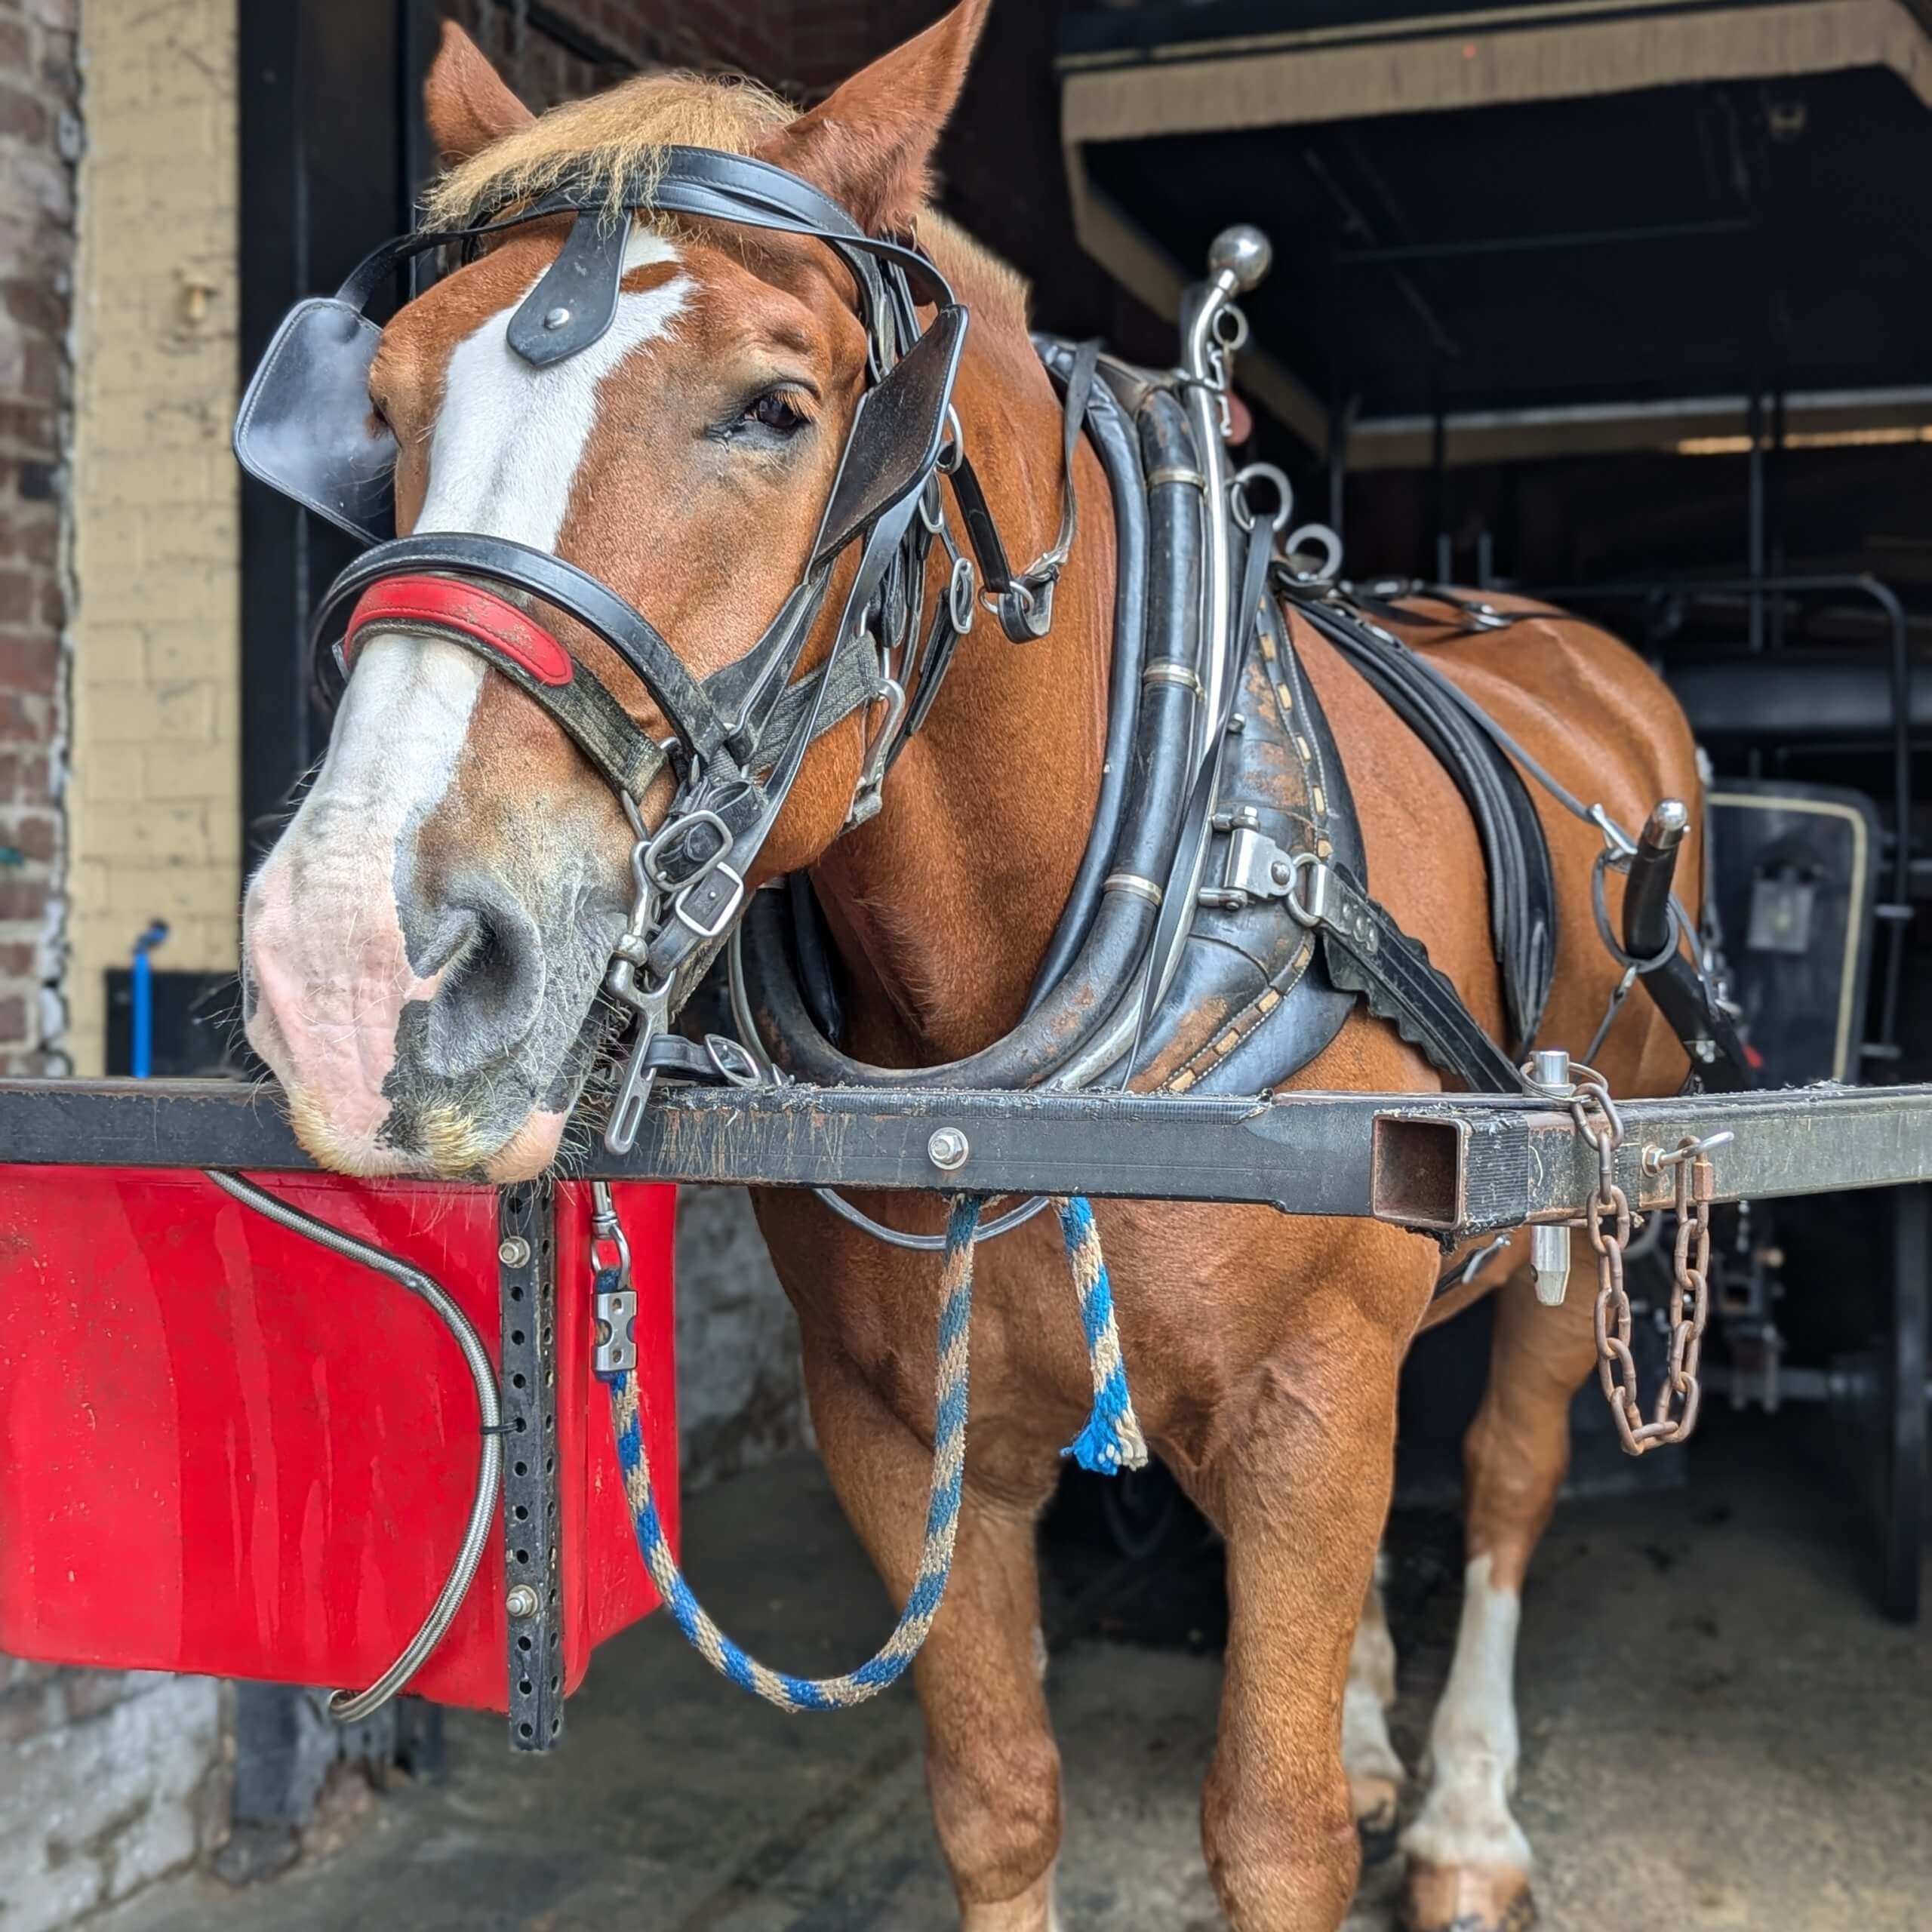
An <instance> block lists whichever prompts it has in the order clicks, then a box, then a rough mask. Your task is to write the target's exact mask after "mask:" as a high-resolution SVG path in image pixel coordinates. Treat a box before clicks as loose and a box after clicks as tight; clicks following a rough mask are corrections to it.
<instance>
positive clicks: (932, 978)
mask: <svg viewBox="0 0 1932 1932" xmlns="http://www.w3.org/2000/svg"><path fill="white" fill-rule="evenodd" d="M955 396H956V399H957V402H958V411H959V417H960V420H961V423H962V424H963V425H964V435H965V438H966V448H967V450H968V454H970V456H971V458H972V461H973V466H974V470H975V472H977V475H978V477H979V478H980V483H981V485H982V486H983V488H984V489H985V490H986V494H987V497H988V499H989V501H990V502H991V503H992V506H993V510H994V514H995V517H996V518H997V519H998V524H999V527H1000V531H1001V535H1002V537H1004V540H1005V542H1006V545H1007V547H1008V550H1009V552H1011V555H1012V558H1013V562H1014V568H1016V569H1017V568H1022V567H1023V566H1024V565H1026V563H1027V562H1028V561H1030V560H1031V559H1032V558H1033V557H1035V556H1037V555H1038V554H1039V553H1040V552H1041V551H1042V550H1044V549H1045V548H1046V547H1047V546H1048V545H1049V544H1050V543H1052V541H1053V540H1054V535H1055V534H1056V532H1057V529H1058V526H1059V522H1060V503H1061V497H1062V492H1063V484H1062V481H1061V476H1060V463H1061V450H1060V446H1061V440H1062V435H1063V429H1062V414H1061V408H1060V398H1059V396H1058V394H1057V392H1056V390H1055V389H1054V386H1053V384H1052V383H1051V381H1050V380H1049V379H1048V376H1047V374H1046V372H1045V371H1044V369H1043V368H1041V364H1040V361H1039V358H1038V355H1036V354H1035V352H1034V350H1033V348H1032V344H1031V343H1030V342H1029V340H1028V339H1027V337H1026V331H1025V328H1024V326H1023V324H1021V323H1020V322H1019V321H1017V320H1008V319H1007V318H1004V317H1002V318H998V319H997V320H995V321H993V322H992V325H990V326H987V325H983V324H982V323H981V322H980V321H979V320H977V318H976V320H975V323H974V328H973V329H972V331H971V334H969V336H968V349H967V352H966V356H965V359H964V362H963V364H962V365H961V370H960V375H959V381H958V388H957V389H956V391H955ZM1078 503H1079V516H1080V524H1079V534H1078V539H1077V540H1076V542H1075V546H1074V552H1073V555H1072V559H1071V560H1070V561H1069V564H1068V566H1067V568H1066V572H1065V574H1063V577H1062V579H1061V581H1060V586H1059V588H1058V590H1057V593H1056V596H1055V600H1054V623H1053V628H1052V630H1051V632H1050V633H1049V635H1048V636H1046V637H1044V638H1041V639H1039V640H1038V641H1035V642H1033V643H1030V644H1014V643H1012V642H1011V641H1009V640H1008V638H1007V637H1006V635H1005V634H1004V632H1002V631H1001V629H1000V627H999V625H998V622H997V620H995V619H994V618H993V617H992V616H990V615H989V614H988V613H986V611H983V610H982V611H981V612H980V616H979V618H978V621H977V623H975V624H974V626H973V629H972V630H971V632H969V633H968V635H967V636H966V637H965V638H964V639H962V640H961V644H960V646H959V649H958V654H957V656H956V657H955V660H954V663H953V666H952V670H951V671H950V672H949V674H948V675H947V678H946V682H945V684H944V685H943V686H942V687H941V689H940V695H939V698H938V700H937V703H935V705H934V708H933V711H932V713H931V716H930V717H929V718H928V720H927V722H926V724H925V727H924V729H923V730H922V731H921V733H920V734H919V735H918V737H915V739H913V740H912V742H911V743H910V744H909V745H908V746H907V747H906V750H905V752H904V753H903V755H902V756H901V757H900V759H899V761H898V762H897V764H895V765H894V768H893V770H892V773H891V777H889V779H888V781H887V783H886V786H885V789H884V804H883V806H882V808H881V811H880V812H879V814H878V817H876V818H875V819H874V820H872V823H870V824H869V825H868V826H865V827H864V828H863V829H861V830H860V831H859V832H854V833H853V834H851V835H850V836H848V837H847V838H843V839H841V840H840V841H838V842H837V843H836V844H834V845H833V846H832V848H831V849H830V851H829V852H828V853H827V854H826V856H825V857H823V859H822V860H820V862H819V863H818V864H817V866H815V867H814V869H813V873H812V878H813V883H814V887H815V888H816V889H817V894H818V897H819V899H820V903H821V904H823V906H824V908H825V910H826V918H827V921H828V923H829V925H830V927H831V928H832V935H833V938H834V940H835V943H836V944H837V946H838V950H839V952H840V953H841V956H842V958H843V960H844V965H845V967H846V969H847V974H848V983H849V992H848V998H847V1001H846V1008H847V1017H848V1023H849V1024H850V1026H851V1035H852V1041H851V1044H852V1045H853V1047H854V1050H855V1051H859V1052H860V1053H861V1054H863V1055H864V1056H865V1057H867V1058H869V1059H872V1060H875V1061H880V1062H885V1063H891V1062H894V1061H896V1062H897V1063H900V1064H905V1065H912V1064H918V1063H929V1062H931V1061H933V1060H943V1059H953V1058H957V1057H959V1056H961V1055H962V1054H967V1053H970V1052H972V1051H975V1050H977V1048H980V1047H982V1046H984V1045H986V1044H987V1043H988V1042H989V1041H992V1040H993V1039H995V1038H998V1035H1000V1034H1001V1033H1002V1032H1005V1031H1007V1030H1008V1029H1009V1028H1010V1027H1011V1026H1013V1025H1014V1023H1016V1022H1017V1020H1018V1019H1019V1018H1020V1014H1021V1012H1022V1011H1023V1008H1024V1005H1025V1002H1026V994H1027V991H1028V989H1029V987H1030V986H1031V985H1032V980H1033V976H1034V974H1035V971H1037V970H1038V966H1039V963H1040V961H1041V958H1043V957H1044V954H1045V952H1046V948H1047V945H1048V940H1050V939H1051V937H1052V934H1053V931H1054V925H1055V924H1056V923H1057V921H1058V919H1059V918H1060V912H1061V910H1062V909H1063V906H1065V905H1066V900H1067V896H1068V894H1069V891H1070V889H1071V888H1072V882H1073V877H1074V874H1075V871H1076V870H1077V869H1078V866H1079V863H1080V859H1081V853H1082V852H1083V851H1084V848H1085V845H1086V841H1087V835H1088V829H1089V828H1090V826H1091V823H1092V819H1093V813H1094V802H1095V800H1096V798H1097V795H1098V792H1099V787H1100V761H1101V755H1102V749H1103V740H1104V737H1105V735H1106V707H1107V666H1108V663H1109V656H1110V646H1111V632H1112V614H1113V589H1114V561H1113V534H1114V532H1113V514H1112V505H1111V503H1109V501H1108V500H1107V491H1106V483H1105V481H1104V479H1103V477H1102V476H1101V475H1100V470H1099V467H1098V465H1097V463H1095V462H1094V460H1093V458H1092V457H1091V452H1088V451H1082V452H1081V466H1080V476H1079V483H1078ZM949 509H951V510H952V516H953V528H954V529H955V531H963V529H964V524H963V521H961V519H960V518H959V517H958V512H957V506H956V505H949ZM946 565H947V559H946V557H945V555H944V552H943V548H941V547H940V546H935V554H934V558H933V564H932V570H931V575H930V577H929V580H928V585H927V605H926V608H928V611H930V610H931V609H932V608H934V599H936V598H940V597H943V595H944V592H945V584H946Z"/></svg>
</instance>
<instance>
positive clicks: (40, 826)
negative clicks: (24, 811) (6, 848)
mask: <svg viewBox="0 0 1932 1932" xmlns="http://www.w3.org/2000/svg"><path fill="white" fill-rule="evenodd" d="M56 832H57V825H56V822H55V820H54V814H52V813H51V812H35V813H32V814H29V815H26V816H23V817H18V818H14V819H12V820H11V821H10V820H8V819H7V818H0V845H10V846H11V847H12V848H13V849H14V851H16V852H17V853H19V854H20V856H21V857H23V858H24V859H26V860H30V861H31V862H32V863H34V864H35V865H42V866H44V865H48V864H51V863H52V861H53V858H54V843H55V835H56Z"/></svg>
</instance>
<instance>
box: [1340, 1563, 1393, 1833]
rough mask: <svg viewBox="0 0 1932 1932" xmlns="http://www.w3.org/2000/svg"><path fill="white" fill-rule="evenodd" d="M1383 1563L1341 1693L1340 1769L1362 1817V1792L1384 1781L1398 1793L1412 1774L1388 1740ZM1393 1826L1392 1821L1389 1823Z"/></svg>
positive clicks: (1389, 1647) (1389, 1670) (1389, 1643)
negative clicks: (1346, 1777)
mask: <svg viewBox="0 0 1932 1932" xmlns="http://www.w3.org/2000/svg"><path fill="white" fill-rule="evenodd" d="M1382 1567H1383V1558H1380V1556H1378V1557H1377V1558H1376V1564H1375V1570H1376V1574H1375V1579H1374V1581H1373V1582H1372V1583H1371V1584H1370V1585H1369V1586H1368V1598H1367V1601H1366V1602H1365V1603H1364V1604H1363V1605H1362V1613H1361V1622H1360V1623H1358V1624H1357V1625H1356V1626H1355V1643H1354V1644H1353V1646H1352V1647H1351V1649H1350V1650H1349V1681H1348V1685H1347V1687H1346V1690H1344V1691H1343V1694H1342V1768H1343V1770H1344V1771H1346V1773H1347V1774H1348V1779H1349V1788H1350V1789H1351V1790H1352V1791H1354V1792H1356V1794H1357V1801H1356V1807H1355V1815H1356V1816H1357V1817H1361V1816H1362V1815H1363V1806H1362V1804H1361V1786H1362V1785H1363V1784H1364V1783H1367V1784H1369V1785H1371V1786H1374V1785H1375V1784H1378V1783H1383V1782H1385V1781H1386V1783H1390V1784H1392V1785H1394V1786H1395V1787H1396V1789H1398V1791H1399V1790H1400V1789H1401V1786H1402V1783H1403V1782H1404V1780H1405V1779H1406V1778H1407V1775H1408V1773H1407V1769H1406V1767H1404V1764H1403V1763H1402V1760H1401V1757H1400V1755H1398V1753H1397V1752H1396V1749H1395V1746H1394V1744H1393V1743H1391V1742H1390V1741H1389V1721H1388V1717H1387V1712H1388V1709H1389V1706H1390V1705H1391V1704H1392V1703H1394V1702H1395V1639H1394V1638H1392V1636H1390V1635H1389V1620H1388V1617H1387V1616H1386V1614H1385V1613H1384V1611H1383V1604H1382ZM1390 1822H1391V1823H1392V1822H1393V1820H1391V1821H1390Z"/></svg>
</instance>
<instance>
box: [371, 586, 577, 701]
mask: <svg viewBox="0 0 1932 1932" xmlns="http://www.w3.org/2000/svg"><path fill="white" fill-rule="evenodd" d="M398 623H428V624H435V625H436V626H438V627H439V628H441V629H444V630H445V631H453V632H460V633H461V634H462V635H463V637H464V638H466V639H467V640H468V641H469V642H471V643H472V644H480V645H483V646H484V647H485V648H486V649H488V650H489V651H491V653H492V654H499V653H500V654H502V655H503V656H506V657H509V658H511V659H512V660H515V663H518V665H520V666H521V667H522V668H523V669H525V671H527V672H529V674H530V675H531V676H532V677H533V678H535V679H536V680H537V682H538V683H539V684H540V685H549V686H550V687H552V688H555V687H556V686H558V685H567V684H568V683H569V682H570V681H571V677H572V676H573V675H574V673H575V672H576V669H577V666H576V665H575V664H574V663H573V662H572V660H571V654H570V653H569V652H568V651H566V650H565V648H564V647H563V646H562V645H561V644H559V643H558V641H557V640H556V639H555V638H554V637H552V635H550V633H549V632H548V631H546V629H544V628H543V626H542V625H541V624H540V623H537V622H535V621H534V620H533V619H531V618H530V617H526V616H525V614H523V612H522V611H519V610H518V608H516V606H515V605H514V604H512V603H511V602H510V601H509V600H508V599H507V598H502V597H499V596H498V595H497V593H496V592H494V590H485V589H483V588H482V586H481V585H480V584H474V583H462V582H461V581H460V580H458V579H457V578H454V577H385V578H384V579H383V581H382V582H381V583H377V584H373V585H371V586H370V588H369V589H367V590H365V592H363V593H362V595H361V597H360V598H358V600H357V601H356V605H355V609H354V610H353V611H351V612H350V613H349V627H348V629H346V630H345V631H344V632H343V634H342V655H343V663H344V664H345V665H352V664H353V663H355V640H356V638H358V636H359V635H361V632H363V631H365V629H368V627H369V626H371V625H393V624H398Z"/></svg>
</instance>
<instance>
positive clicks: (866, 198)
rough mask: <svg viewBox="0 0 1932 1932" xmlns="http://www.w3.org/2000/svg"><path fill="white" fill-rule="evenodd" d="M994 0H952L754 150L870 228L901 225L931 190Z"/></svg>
mask: <svg viewBox="0 0 1932 1932" xmlns="http://www.w3.org/2000/svg"><path fill="white" fill-rule="evenodd" d="M989 5H991V0H959V4H958V5H957V6H955V8H953V9H952V11H951V12H950V13H949V14H946V15H944V16H943V17H942V18H941V19H940V20H937V21H936V22H935V23H934V24H933V25H932V26H929V27H928V28H927V29H926V30H925V32H924V33H921V34H917V35H914V36H913V38H912V39H910V40H909V41H907V42H906V44H905V45H903V47H896V48H894V49H893V51H891V53H890V54H883V55H881V57H879V58H878V60H875V61H874V62H873V63H872V65H871V66H869V67H865V68H862V69H860V71H859V72H857V73H856V74H854V75H853V76H852V78H851V79H850V80H849V81H847V82H844V84H843V85H841V86H840V87H838V88H834V89H833V91H832V92H831V93H830V94H828V95H827V96H826V98H825V99H824V100H822V101H820V103H819V104H818V106H816V107H814V109H812V110H811V112H810V113H808V114H802V115H800V116H799V117H798V119H797V120H795V121H794V122H792V123H791V125H789V127H787V128H785V129H784V130H783V131H782V132H781V133H780V134H777V136H775V137H774V138H773V139H772V140H771V141H770V142H768V143H767V144H766V145H765V146H764V147H763V148H761V149H759V151H758V152H759V158H760V159H761V160H764V161H768V162H773V163H774V164H775V165H777V166H778V167H780V168H789V170H790V171H792V173H793V174H797V175H799V176H801V177H803V178H804V180H808V181H809V182H810V183H811V184H812V186H814V187H815V188H818V189H822V190H823V192H825V193H826V194H828V195H830V196H831V197H832V199H833V200H834V201H836V202H840V203H841V204H842V205H844V208H846V209H847V211H848V212H849V213H850V214H851V216H852V217H853V218H854V220H856V221H857V222H858V223H859V224H860V226H861V227H863V228H865V229H868V230H869V231H870V232H872V233H873V234H881V233H892V232H897V231H898V230H900V229H904V228H905V227H906V226H908V225H909V223H911V221H912V217H914V215H915V214H917V213H918V210H919V208H920V205H921V204H922V203H923V202H924V201H925V199H926V198H927V195H928V193H929V192H930V191H931V186H932V180H931V162H932V156H933V150H934V148H935V147H936V146H937V145H938V143H939V137H940V130H941V129H942V128H944V127H945V125H946V117H947V116H948V115H949V114H951V112H952V107H953V103H955V101H956V100H958V98H959V90H960V88H961V86H962V85H964V82H965V79H966V69H967V68H968V66H969V65H970V64H971V61H972V58H973V48H974V44H975V43H976V42H977V41H978V39H979V38H980V28H981V27H982V26H984V25H985V23H986V10H987V8H988V7H989Z"/></svg>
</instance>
